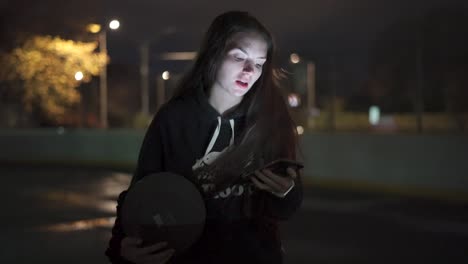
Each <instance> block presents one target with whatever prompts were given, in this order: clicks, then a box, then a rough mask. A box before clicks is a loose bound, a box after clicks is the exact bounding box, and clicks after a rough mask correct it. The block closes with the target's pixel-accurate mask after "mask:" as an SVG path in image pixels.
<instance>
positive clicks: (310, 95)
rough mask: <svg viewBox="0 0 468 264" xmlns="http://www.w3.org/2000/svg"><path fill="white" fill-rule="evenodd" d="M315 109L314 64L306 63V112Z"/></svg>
mask: <svg viewBox="0 0 468 264" xmlns="http://www.w3.org/2000/svg"><path fill="white" fill-rule="evenodd" d="M313 108H315V64H314V63H312V62H308V63H307V110H308V111H310V110H312V109H313Z"/></svg>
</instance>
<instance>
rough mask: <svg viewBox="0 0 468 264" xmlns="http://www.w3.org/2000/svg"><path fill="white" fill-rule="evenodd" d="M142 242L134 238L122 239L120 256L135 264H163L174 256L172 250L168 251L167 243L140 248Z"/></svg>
mask: <svg viewBox="0 0 468 264" xmlns="http://www.w3.org/2000/svg"><path fill="white" fill-rule="evenodd" d="M141 243H142V240H141V239H140V238H136V237H125V238H124V239H122V243H121V248H120V255H121V256H122V257H124V258H125V259H126V260H128V261H131V262H133V263H135V264H163V263H167V262H168V261H169V260H170V258H171V257H172V256H173V255H174V252H175V251H174V249H168V248H166V247H167V242H160V243H156V244H153V245H149V246H145V247H141Z"/></svg>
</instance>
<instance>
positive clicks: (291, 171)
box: [286, 167, 297, 180]
mask: <svg viewBox="0 0 468 264" xmlns="http://www.w3.org/2000/svg"><path fill="white" fill-rule="evenodd" d="M286 172H287V173H288V176H289V177H291V178H293V179H294V180H295V179H296V178H297V172H296V170H294V169H293V168H291V167H288V169H287V170H286Z"/></svg>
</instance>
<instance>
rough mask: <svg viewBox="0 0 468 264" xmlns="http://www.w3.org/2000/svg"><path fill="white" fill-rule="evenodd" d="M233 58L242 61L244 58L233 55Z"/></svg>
mask: <svg viewBox="0 0 468 264" xmlns="http://www.w3.org/2000/svg"><path fill="white" fill-rule="evenodd" d="M234 59H235V60H236V61H243V60H244V58H241V57H234Z"/></svg>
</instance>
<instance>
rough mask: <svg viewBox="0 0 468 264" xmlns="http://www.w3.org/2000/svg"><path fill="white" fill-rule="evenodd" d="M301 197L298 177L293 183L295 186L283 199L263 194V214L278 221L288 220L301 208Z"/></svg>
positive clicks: (299, 178) (300, 185)
mask: <svg viewBox="0 0 468 264" xmlns="http://www.w3.org/2000/svg"><path fill="white" fill-rule="evenodd" d="M302 196H303V194H302V180H301V177H300V176H299V177H297V179H296V181H295V186H294V187H293V188H292V189H291V191H290V192H289V193H288V194H287V195H286V196H285V197H283V198H281V197H278V196H275V195H274V194H271V193H265V209H266V212H265V213H266V214H267V216H269V217H272V218H275V219H278V220H288V219H289V218H290V217H291V216H292V215H293V214H294V213H295V212H296V211H297V210H298V209H299V207H300V206H301V204H302Z"/></svg>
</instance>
